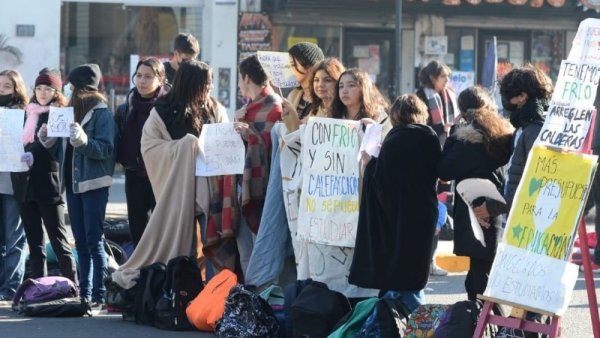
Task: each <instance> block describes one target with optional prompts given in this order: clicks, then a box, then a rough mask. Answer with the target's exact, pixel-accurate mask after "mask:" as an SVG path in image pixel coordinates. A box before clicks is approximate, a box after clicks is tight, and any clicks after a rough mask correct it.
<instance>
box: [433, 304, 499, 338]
mask: <svg viewBox="0 0 600 338" xmlns="http://www.w3.org/2000/svg"><path fill="white" fill-rule="evenodd" d="M482 308H483V302H482V301H481V300H464V301H460V302H456V303H454V305H452V306H451V307H450V308H449V309H448V310H447V311H446V312H445V313H444V314H443V315H442V318H441V319H440V324H439V325H438V327H437V328H436V330H435V338H452V337H472V336H473V334H474V333H475V328H476V327H477V320H478V319H479V314H480V313H481V309H482ZM496 331H497V327H496V326H495V325H489V324H488V325H487V326H486V329H485V332H484V334H483V337H485V338H493V337H494V336H495V335H496Z"/></svg>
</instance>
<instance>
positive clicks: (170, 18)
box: [61, 2, 202, 108]
mask: <svg viewBox="0 0 600 338" xmlns="http://www.w3.org/2000/svg"><path fill="white" fill-rule="evenodd" d="M201 25H202V22H201V8H200V7H198V8H184V7H152V6H125V5H122V4H101V3H77V2H65V3H63V5H62V9H61V71H62V72H63V76H65V77H66V74H67V73H68V72H69V71H70V70H71V69H73V68H74V67H76V66H78V65H80V64H83V63H97V64H99V65H100V68H101V70H102V73H103V83H102V85H103V89H104V91H105V92H106V94H107V95H108V96H109V100H110V101H111V102H109V103H110V104H111V107H112V108H114V107H115V106H116V105H118V104H119V103H121V102H123V101H124V99H125V95H126V94H127V92H128V91H129V86H130V77H131V72H132V70H131V68H132V67H135V64H133V65H132V64H130V59H131V57H132V55H139V56H141V57H143V56H156V57H159V58H162V59H165V60H167V59H169V57H170V54H171V52H172V49H173V38H174V37H175V36H176V35H177V33H179V32H187V33H192V34H193V35H194V36H196V37H197V38H198V39H199V38H200V33H201V31H200V30H201V29H200V28H201ZM134 59H135V58H134Z"/></svg>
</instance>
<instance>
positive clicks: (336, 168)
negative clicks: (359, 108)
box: [297, 118, 360, 247]
mask: <svg viewBox="0 0 600 338" xmlns="http://www.w3.org/2000/svg"><path fill="white" fill-rule="evenodd" d="M359 125H360V122H359V121H347V120H339V119H329V118H311V119H310V120H309V122H308V123H307V125H306V129H305V132H304V135H303V138H302V154H303V159H302V165H303V167H302V172H303V177H304V178H303V181H302V194H301V195H300V210H299V218H298V234H297V235H298V236H299V237H300V238H304V239H306V240H308V241H311V242H315V243H321V244H329V245H334V246H345V247H354V242H355V239H356V227H357V223H358V210H359V203H358V186H359V182H358V174H359V164H358V162H357V161H356V155H357V153H358V148H359V147H360V140H359V137H358V128H359Z"/></svg>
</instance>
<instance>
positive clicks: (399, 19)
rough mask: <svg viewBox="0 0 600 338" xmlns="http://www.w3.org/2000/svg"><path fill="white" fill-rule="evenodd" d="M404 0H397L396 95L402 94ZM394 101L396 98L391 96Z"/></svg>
mask: <svg viewBox="0 0 600 338" xmlns="http://www.w3.org/2000/svg"><path fill="white" fill-rule="evenodd" d="M401 70H402V0H396V71H395V73H396V76H395V79H394V80H395V81H394V87H395V93H396V95H400V94H401V92H400V91H401V83H402V71H401ZM391 99H392V101H393V100H394V98H391Z"/></svg>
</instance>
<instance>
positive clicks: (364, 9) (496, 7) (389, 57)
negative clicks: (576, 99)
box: [263, 0, 599, 97]
mask: <svg viewBox="0 0 600 338" xmlns="http://www.w3.org/2000/svg"><path fill="white" fill-rule="evenodd" d="M533 5H535V6H539V7H533ZM263 6H264V8H265V9H267V10H268V11H269V12H270V14H271V17H272V21H273V26H274V28H273V29H274V33H273V36H274V46H273V47H274V49H277V50H286V49H287V48H288V47H289V45H290V42H294V41H298V39H302V38H304V39H307V40H309V41H316V42H318V43H319V45H320V46H321V47H322V48H323V50H324V52H325V53H326V55H328V56H336V57H338V58H340V59H341V60H342V62H343V63H344V64H345V65H346V66H347V67H360V68H362V69H364V70H367V71H368V72H369V74H371V77H372V78H373V79H374V80H375V82H376V83H377V85H378V86H379V88H380V89H381V90H382V92H384V93H387V94H388V95H389V96H390V97H393V96H395V95H396V94H397V93H405V92H411V91H413V90H414V89H415V88H416V87H418V81H417V75H418V71H419V69H420V67H422V66H423V65H424V64H426V63H427V62H429V61H430V60H432V59H437V60H440V61H442V62H445V63H446V64H448V65H449V66H450V67H451V68H452V69H453V70H454V71H461V72H467V74H470V75H471V77H472V79H473V82H474V83H478V82H479V81H480V80H481V69H480V68H481V66H480V65H481V64H482V63H483V59H484V57H485V51H486V46H487V44H488V43H489V42H490V41H491V40H492V37H494V36H495V37H496V39H497V46H498V48H497V54H498V59H499V67H498V71H499V72H500V73H504V72H506V71H508V70H509V69H511V68H512V67H516V66H521V65H523V64H525V63H532V64H534V65H536V66H538V67H540V68H541V69H543V70H544V71H546V72H547V73H548V74H549V75H550V76H551V77H552V78H553V79H556V75H557V73H558V67H559V66H560V62H561V60H562V59H564V58H565V57H566V53H567V51H568V50H569V48H570V41H571V40H572V38H573V36H574V34H575V32H576V30H577V27H578V24H579V22H580V21H581V20H582V19H584V18H586V17H597V16H599V15H598V13H597V12H596V11H592V10H589V11H584V10H583V8H582V7H580V6H577V4H576V3H575V2H565V1H562V2H561V1H548V0H546V1H545V2H544V1H543V0H542V1H538V0H535V1H531V2H528V1H522V0H510V1H509V2H503V1H502V0H500V1H498V0H494V1H490V0H488V1H481V0H463V1H462V2H461V1H460V0H452V1H449V0H443V1H442V0H429V1H422V0H413V1H403V8H402V10H403V17H402V39H401V43H402V56H401V57H402V66H401V71H400V75H401V88H400V90H399V91H396V90H395V88H394V86H393V83H394V81H393V79H394V78H395V76H396V75H395V74H396V69H395V58H396V52H395V51H396V47H395V46H396V36H395V17H394V13H395V1H394V0H379V1H370V0H351V1H350V0H348V1H343V2H341V1H339V0H332V1H327V2H322V1H316V0H287V1H286V2H282V1H278V0H270V1H269V0H268V1H263ZM317 18H318V19H317Z"/></svg>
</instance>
